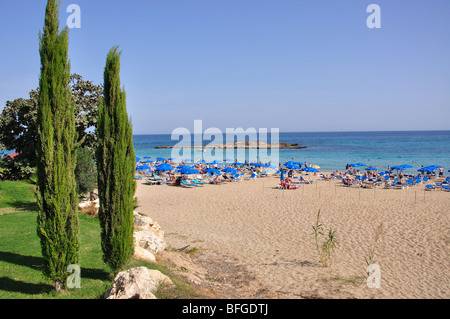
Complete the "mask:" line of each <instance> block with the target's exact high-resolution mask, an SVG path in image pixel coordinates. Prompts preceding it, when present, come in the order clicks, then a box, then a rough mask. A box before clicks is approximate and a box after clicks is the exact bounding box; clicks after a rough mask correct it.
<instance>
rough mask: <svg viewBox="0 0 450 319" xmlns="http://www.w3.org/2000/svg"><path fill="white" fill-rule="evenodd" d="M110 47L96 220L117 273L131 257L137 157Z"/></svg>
mask: <svg viewBox="0 0 450 319" xmlns="http://www.w3.org/2000/svg"><path fill="white" fill-rule="evenodd" d="M117 49H118V48H117V47H114V48H112V49H111V50H110V51H109V53H108V55H107V59H106V66H105V71H104V84H103V90H104V91H103V99H101V100H100V103H99V109H98V123H97V136H98V145H99V146H98V148H97V156H96V159H97V171H98V193H99V199H100V208H99V219H100V225H101V230H102V231H101V241H102V249H103V258H104V261H105V263H107V264H108V265H109V267H110V268H111V269H112V270H113V271H114V272H115V273H116V272H117V271H118V270H120V269H121V268H122V267H123V266H124V265H125V264H126V263H127V261H128V260H129V259H130V257H131V256H132V255H133V252H134V247H133V230H134V226H133V208H134V206H133V196H134V193H135V191H136V182H135V180H134V170H135V161H136V156H135V152H134V146H133V132H132V125H131V120H130V119H129V118H128V115H127V109H126V95H125V91H124V90H123V89H121V86H120V76H119V73H120V55H121V53H118V52H117Z"/></svg>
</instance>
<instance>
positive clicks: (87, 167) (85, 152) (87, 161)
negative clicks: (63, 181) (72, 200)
mask: <svg viewBox="0 0 450 319" xmlns="http://www.w3.org/2000/svg"><path fill="white" fill-rule="evenodd" d="M75 179H76V182H77V193H78V195H83V194H87V193H90V192H92V191H94V189H95V187H96V186H97V166H96V164H95V161H94V158H93V154H92V152H91V150H90V149H88V148H79V149H78V150H77V166H76V167H75Z"/></svg>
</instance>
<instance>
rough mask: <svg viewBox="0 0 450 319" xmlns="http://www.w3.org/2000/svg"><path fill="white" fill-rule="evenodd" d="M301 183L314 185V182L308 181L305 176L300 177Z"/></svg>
mask: <svg viewBox="0 0 450 319" xmlns="http://www.w3.org/2000/svg"><path fill="white" fill-rule="evenodd" d="M300 182H301V183H303V184H312V183H314V181H307V180H306V179H304V178H303V176H300Z"/></svg>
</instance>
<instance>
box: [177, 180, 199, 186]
mask: <svg viewBox="0 0 450 319" xmlns="http://www.w3.org/2000/svg"><path fill="white" fill-rule="evenodd" d="M180 186H184V187H197V185H195V184H193V183H189V182H188V181H187V180H183V181H181V182H180Z"/></svg>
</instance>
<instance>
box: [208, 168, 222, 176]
mask: <svg viewBox="0 0 450 319" xmlns="http://www.w3.org/2000/svg"><path fill="white" fill-rule="evenodd" d="M205 173H210V174H217V175H220V171H219V170H218V169H215V168H208V169H205Z"/></svg>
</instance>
